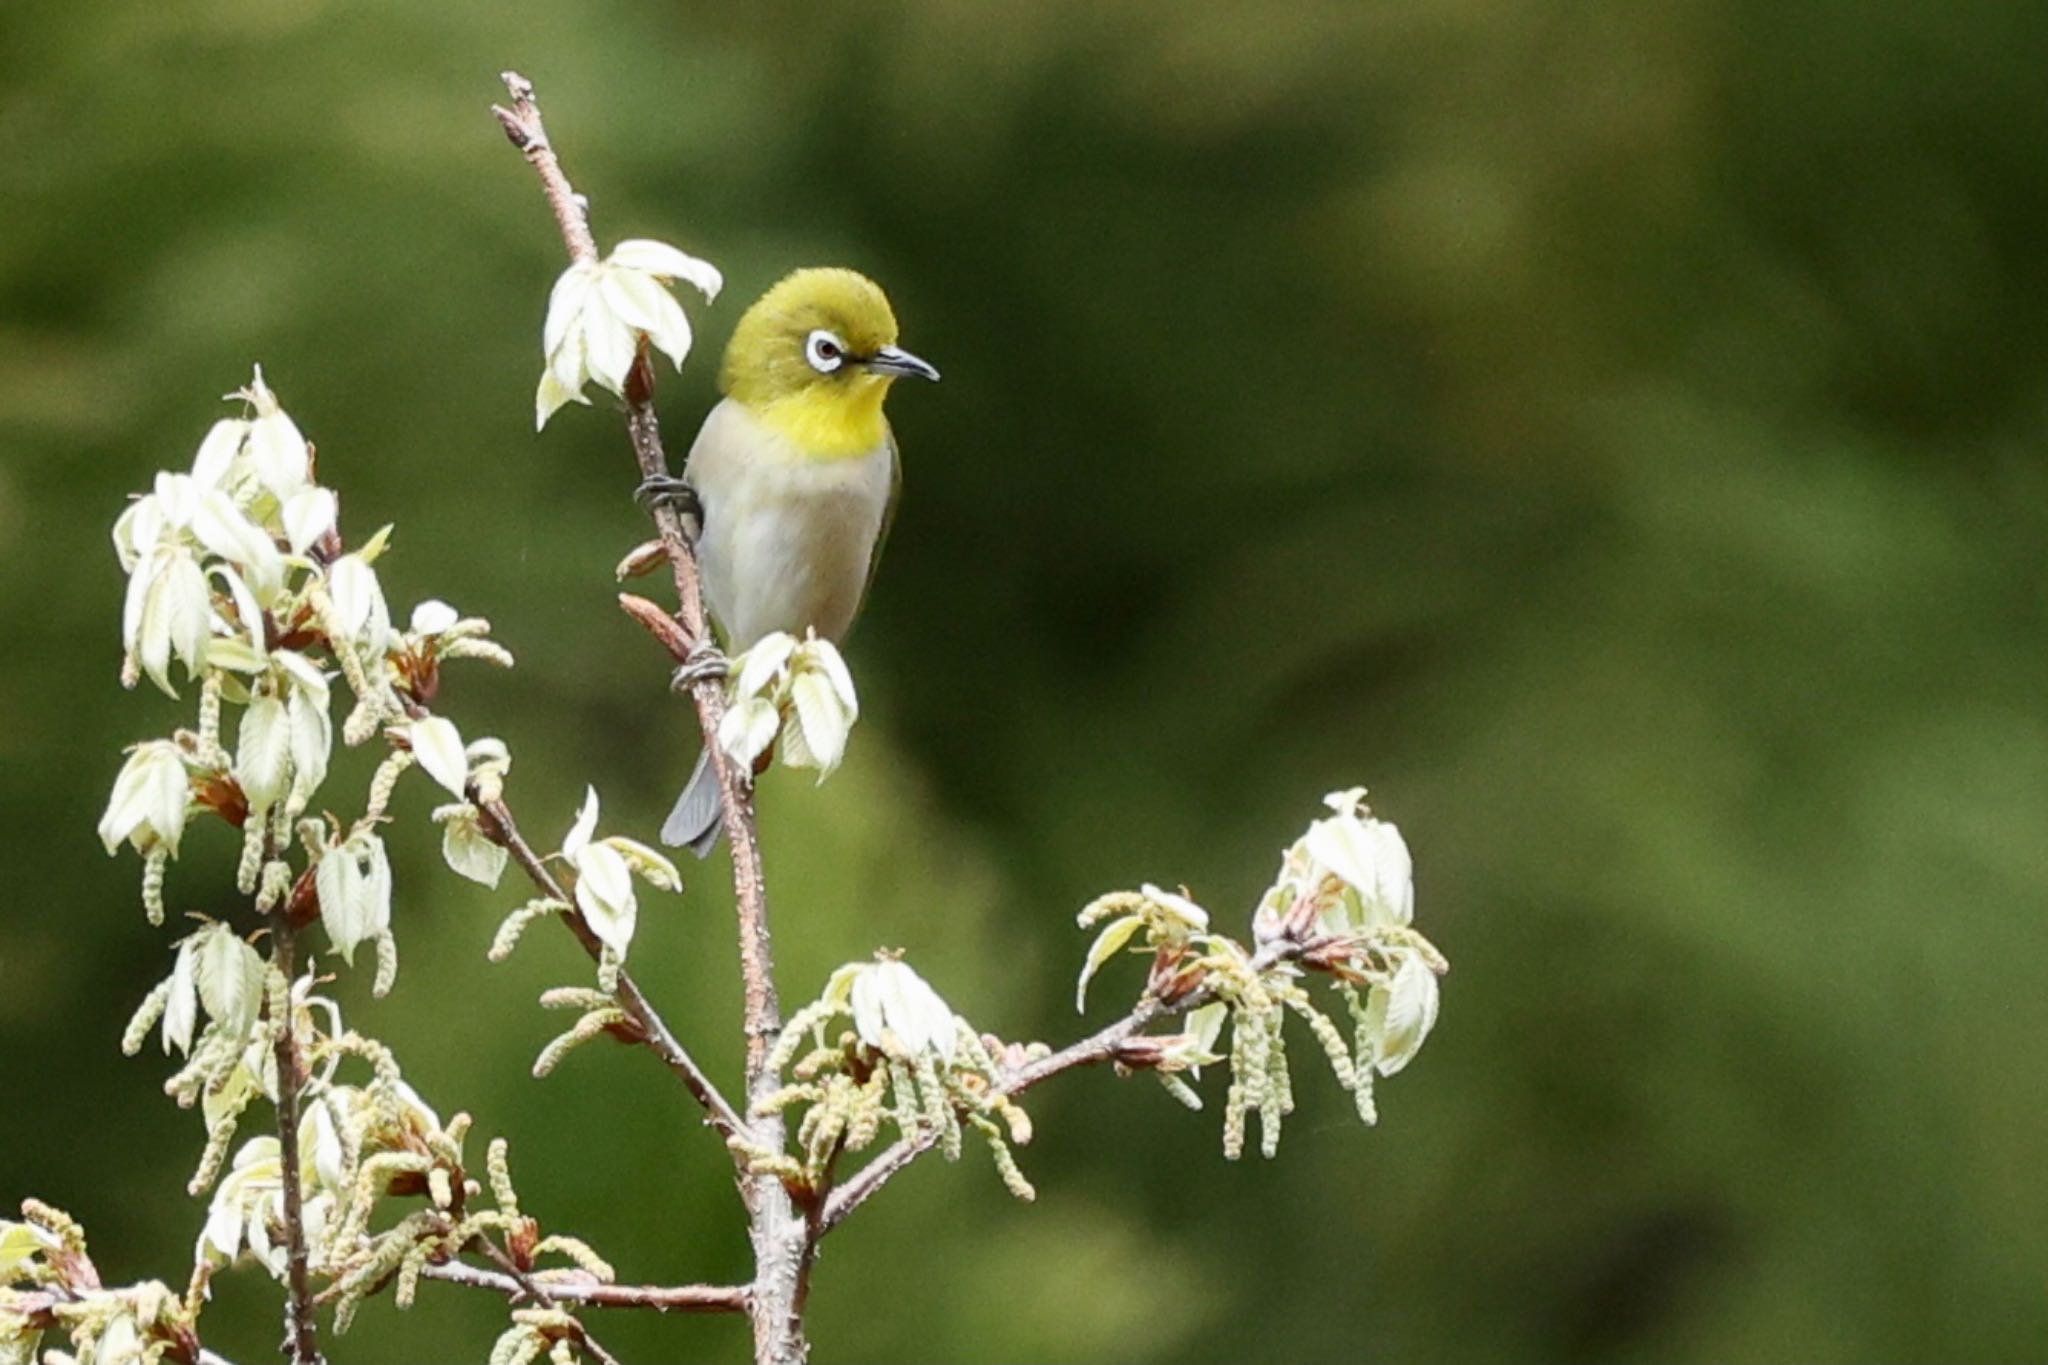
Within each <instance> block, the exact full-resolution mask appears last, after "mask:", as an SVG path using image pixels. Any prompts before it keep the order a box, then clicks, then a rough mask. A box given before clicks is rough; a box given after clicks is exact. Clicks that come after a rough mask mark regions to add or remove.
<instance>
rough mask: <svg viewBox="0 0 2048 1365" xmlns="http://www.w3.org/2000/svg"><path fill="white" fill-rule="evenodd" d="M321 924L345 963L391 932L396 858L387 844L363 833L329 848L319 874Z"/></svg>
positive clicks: (316, 877) (315, 876) (315, 877)
mask: <svg viewBox="0 0 2048 1365" xmlns="http://www.w3.org/2000/svg"><path fill="white" fill-rule="evenodd" d="M313 884H314V889H315V890H316V891H318V892H319V894H320V922H321V923H322V924H324V925H326V926H327V937H328V939H329V940H331V941H332V942H333V944H334V948H335V951H336V952H338V953H340V954H341V956H342V960H343V961H346V962H350V963H353V962H354V961H355V952H356V947H357V945H359V944H361V943H363V942H364V941H366V940H368V939H373V938H377V937H380V936H381V935H383V934H386V933H389V932H390V930H391V860H390V858H389V857H388V856H387V855H386V853H385V852H384V841H383V840H382V839H379V838H378V837H377V836H376V835H374V834H369V833H364V834H358V835H356V836H355V837H353V838H351V839H349V840H348V841H347V842H346V843H343V844H339V845H337V846H336V847H334V848H330V849H328V850H327V852H326V853H325V854H323V855H322V856H321V858H320V863H319V867H318V869H317V870H316V871H315V872H314V874H313Z"/></svg>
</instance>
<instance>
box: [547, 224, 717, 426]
mask: <svg viewBox="0 0 2048 1365" xmlns="http://www.w3.org/2000/svg"><path fill="white" fill-rule="evenodd" d="M676 280H682V281H684V282H685V283H687V284H691V285H695V286H696V287H697V289H698V290H699V291H700V292H702V294H703V295H704V297H705V298H706V299H707V300H708V299H715V298H717V297H718V291H719V288H720V287H721V286H722V285H723V284H724V281H723V279H722V278H721V277H720V276H719V273H718V268H717V267H716V266H713V265H712V264H711V263H710V262H708V261H700V260H698V259H697V258H696V257H695V256H692V255H690V254H688V253H687V252H683V251H678V250H677V249H676V248H674V247H672V246H670V245H668V244H667V243H666V242H650V241H646V240H641V239H636V240H633V241H625V242H620V243H619V244H618V245H617V246H616V247H613V248H612V254H611V255H609V256H607V257H605V258H604V259H603V260H602V261H583V262H579V263H578V264H576V265H572V266H570V267H569V268H568V269H567V270H565V271H563V272H562V274H561V277H560V278H559V279H557V280H556V281H555V287H554V290H553V291H552V292H551V293H550V294H549V295H548V315H547V322H546V323H545V324H544V325H543V327H542V328H541V351H542V353H543V355H544V356H545V357H546V360H547V365H546V368H545V369H543V370H542V371H541V376H540V389H539V391H538V392H537V393H535V395H534V426H535V428H536V429H538V428H540V427H545V426H546V425H547V424H548V418H550V417H552V416H554V415H555V413H556V411H557V410H559V409H560V408H561V407H562V405H563V404H565V403H586V404H587V403H588V402H589V401H590V400H589V399H588V398H585V397H584V396H583V388H584V386H585V385H586V384H589V383H591V382H592V381H595V382H596V383H597V386H598V387H599V388H602V389H607V390H609V391H611V392H612V393H616V394H624V393H625V391H626V372H627V371H628V370H630V369H632V368H633V361H634V358H635V357H636V356H637V355H638V354H639V349H640V340H641V338H642V337H645V338H646V339H647V341H648V342H649V343H650V344H651V345H653V347H654V348H655V349H656V350H658V351H660V352H661V353H662V354H663V355H666V356H667V357H668V358H669V359H670V360H671V361H672V362H674V364H675V365H676V367H677V368H678V369H680V368H682V364H683V357H684V356H686V355H688V354H689V353H690V319H689V318H688V316H686V315H685V314H684V312H683V306H682V305H681V304H679V303H677V302H676V299H675V295H673V294H671V293H669V289H668V287H669V285H670V284H671V283H673V282H674V281H676Z"/></svg>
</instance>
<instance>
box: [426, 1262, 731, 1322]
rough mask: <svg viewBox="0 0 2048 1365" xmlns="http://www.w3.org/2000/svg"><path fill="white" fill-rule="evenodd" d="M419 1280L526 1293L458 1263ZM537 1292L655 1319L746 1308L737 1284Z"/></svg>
mask: <svg viewBox="0 0 2048 1365" xmlns="http://www.w3.org/2000/svg"><path fill="white" fill-rule="evenodd" d="M421 1274H423V1275H424V1276H426V1278H428V1279H430V1280H445V1281H446V1282H448V1283H449V1284H465V1285H469V1286H470V1287H472V1288H475V1289H489V1290H493V1291H495V1292H496V1293H499V1294H503V1295H504V1296H505V1297H507V1298H508V1299H511V1300H512V1301H513V1302H514V1303H518V1302H520V1301H521V1300H524V1299H526V1298H528V1293H527V1290H526V1289H525V1288H524V1287H523V1286H521V1285H520V1283H519V1281H517V1280H515V1279H514V1278H512V1276H510V1275H508V1274H505V1273H503V1272H501V1271H496V1270H484V1269H481V1268H480V1267H477V1266H473V1265H465V1264H464V1263H462V1262H460V1261H449V1262H447V1263H446V1264H443V1265H429V1266H427V1267H425V1268H424V1269H423V1270H422V1271H421ZM543 1288H544V1289H545V1292H546V1295H547V1297H548V1298H549V1299H551V1300H553V1301H554V1302H555V1303H558V1304H571V1305H575V1306H577V1307H582V1308H651V1309H653V1310H654V1311H655V1312H657V1313H742V1312H745V1311H746V1307H747V1289H746V1286H745V1285H737V1284H674V1285H665V1284H601V1283H599V1282H598V1281H595V1280H592V1281H590V1282H589V1283H587V1284H578V1283H571V1282H565V1281H562V1280H551V1281H548V1282H546V1284H545V1285H544V1286H543Z"/></svg>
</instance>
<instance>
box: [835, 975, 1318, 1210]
mask: <svg viewBox="0 0 2048 1365" xmlns="http://www.w3.org/2000/svg"><path fill="white" fill-rule="evenodd" d="M1302 948H1303V945H1302V944H1301V943H1300V942H1297V941H1294V940H1287V939H1282V940H1276V941H1275V942H1273V943H1270V944H1268V945H1266V946H1265V947H1263V948H1261V949H1260V950H1259V951H1258V952H1257V953H1255V954H1254V955H1253V956H1252V959H1251V961H1250V963H1249V964H1247V968H1246V970H1248V971H1250V972H1251V973H1252V974H1254V975H1257V974H1258V973H1260V972H1263V971H1265V970H1266V969H1267V968H1269V967H1272V966H1274V965H1275V964H1277V963H1279V962H1282V961H1285V960H1287V959H1289V958H1293V957H1298V956H1300V954H1301V952H1302ZM1215 998H1216V992H1215V990H1214V989H1213V988H1211V987H1208V986H1204V987H1202V988H1200V989H1199V990H1194V991H1190V992H1189V993H1188V994H1186V995H1184V996H1182V997H1180V998H1179V999H1177V1000H1175V1001H1174V1002H1173V1003H1172V1004H1170V1005H1169V1004H1167V1003H1165V1002H1164V1001H1162V1000H1160V999H1159V997H1158V996H1156V995H1152V994H1150V993H1149V992H1148V993H1147V994H1145V995H1144V996H1141V997H1140V998H1139V1000H1138V1003H1137V1004H1136V1005H1135V1006H1133V1007H1132V1009H1131V1012H1130V1013H1129V1014H1127V1015H1125V1016H1124V1017H1123V1018H1121V1019H1119V1020H1117V1021H1116V1022H1115V1023H1113V1024H1111V1025H1109V1026H1108V1027H1107V1028H1103V1029H1101V1030H1098V1031H1097V1032H1095V1033H1091V1034H1089V1035H1088V1036H1087V1037H1086V1038H1083V1039H1081V1040H1080V1041H1079V1042H1077V1043H1070V1044H1068V1045H1067V1046H1066V1047H1063V1048H1061V1049H1060V1050H1059V1051H1058V1052H1055V1053H1052V1054H1050V1055H1048V1056H1045V1057H1040V1058H1039V1059H1038V1060H1037V1061H1035V1062H1026V1063H1025V1064H1024V1065H1023V1066H1020V1067H1017V1068H1016V1069H1014V1070H1012V1071H1010V1072H1009V1073H1008V1074H1007V1075H1005V1076H1004V1077H1003V1080H1002V1082H1001V1084H999V1085H997V1086H996V1093H997V1094H999V1095H1021V1094H1023V1093H1024V1092H1025V1091H1026V1090H1029V1089H1031V1088H1032V1087H1033V1086H1035V1085H1038V1084H1040V1083H1042V1082H1045V1081H1049V1080H1051V1079H1052V1078H1053V1077H1054V1076H1057V1075H1059V1074H1060V1073H1062V1072H1065V1071H1072V1070H1073V1069H1074V1068H1075V1067H1081V1066H1095V1065H1098V1064H1100V1063H1102V1062H1107V1061H1110V1060H1112V1059H1114V1058H1115V1057H1116V1055H1117V1050H1118V1048H1119V1046H1120V1045H1121V1044H1123V1043H1125V1042H1128V1041H1129V1040H1130V1039H1132V1038H1135V1037H1137V1036H1138V1034H1140V1033H1142V1032H1143V1031H1144V1029H1145V1026H1146V1025H1148V1024H1150V1023H1151V1022H1152V1021H1153V1020H1155V1019H1158V1018H1160V1017H1162V1016H1164V1015H1172V1014H1185V1013H1186V1012H1187V1011H1189V1010H1193V1009H1199V1008H1200V1007H1201V1006H1203V1005H1206V1004H1208V1003H1209V1002H1210V1001H1211V1000H1214V999H1215ZM938 1140H939V1134H937V1133H936V1132H931V1133H924V1132H920V1133H919V1134H918V1135H916V1136H914V1137H905V1138H898V1139H897V1140H896V1141H895V1142H893V1143H891V1144H890V1145H889V1146H887V1147H885V1148H883V1149H882V1151H881V1152H880V1153H879V1154H877V1155H876V1156H875V1158H874V1159H873V1160H872V1161H870V1162H868V1163H867V1165H865V1166H863V1167H861V1168H860V1170H859V1172H858V1173H856V1174H855V1175H854V1176H853V1178H852V1179H850V1180H848V1181H846V1182H845V1183H844V1184H842V1185H840V1186H839V1187H838V1188H837V1189H834V1190H833V1191H832V1193H831V1195H830V1196H829V1197H827V1199H826V1200H825V1207H824V1209H823V1211H822V1212H821V1213H820V1214H819V1216H818V1220H817V1221H818V1231H819V1235H821V1236H822V1235H823V1234H824V1233H827V1232H830V1231H831V1230H832V1229H833V1228H836V1227H838V1226H839V1225H840V1224H841V1223H842V1222H844V1221H846V1217H847V1215H848V1214H850V1213H852V1212H853V1211H854V1210H855V1209H857V1208H859V1207H860V1206H861V1205H862V1204H865V1203H866V1202H867V1201H868V1200H869V1199H871V1198H873V1197H874V1195H875V1192H876V1191H878V1190H880V1189H881V1188H882V1186H884V1185H886V1184H887V1183H889V1180H890V1178H891V1177H893V1176H894V1175H895V1174H896V1173H897V1172H898V1171H900V1170H902V1169H903V1168H904V1167H905V1166H908V1165H909V1164H910V1163H911V1162H912V1161H914V1160H916V1159H917V1158H918V1157H919V1156H922V1155H923V1154H924V1153H925V1152H928V1151H930V1150H931V1149H932V1147H933V1146H935V1145H936V1144H937V1143H938Z"/></svg>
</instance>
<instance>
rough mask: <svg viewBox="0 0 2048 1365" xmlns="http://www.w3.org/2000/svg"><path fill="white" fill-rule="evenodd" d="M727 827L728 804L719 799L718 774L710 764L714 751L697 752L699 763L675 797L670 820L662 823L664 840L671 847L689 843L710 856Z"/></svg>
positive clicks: (705, 855)
mask: <svg viewBox="0 0 2048 1365" xmlns="http://www.w3.org/2000/svg"><path fill="white" fill-rule="evenodd" d="M724 829H725V807H724V804H723V802H722V801H721V800H720V794H719V790H718V774H717V773H716V772H715V771H713V770H712V767H711V751H710V750H709V749H706V750H705V751H704V752H703V753H700V754H698V755H697V766H696V767H695V768H694V769H692V770H691V772H690V780H689V782H688V783H686V784H685V785H684V787H683V794H682V795H681V796H678V797H677V798H676V804H675V807H674V809H672V810H670V811H669V813H668V819H666V820H664V821H662V823H661V841H662V842H663V843H664V844H667V845H668V846H669V847H670V848H681V847H683V846H685V845H688V846H689V849H690V852H692V853H694V854H696V855H697V856H698V857H699V858H708V857H710V856H711V850H712V848H713V847H714V846H716V845H717V843H718V836H719V835H720V834H721V833H722V832H724Z"/></svg>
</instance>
